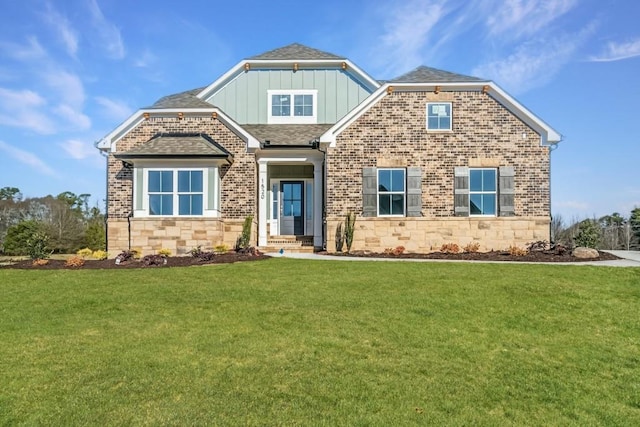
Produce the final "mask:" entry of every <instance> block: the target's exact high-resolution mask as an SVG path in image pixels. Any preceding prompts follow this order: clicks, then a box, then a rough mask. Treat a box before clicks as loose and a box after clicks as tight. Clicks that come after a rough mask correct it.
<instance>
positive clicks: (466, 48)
mask: <svg viewBox="0 0 640 427" xmlns="http://www.w3.org/2000/svg"><path fill="white" fill-rule="evenodd" d="M638 18H640V2H637V1H634V0H618V1H614V0H582V1H579V0H475V1H467V0H437V1H436V0H431V1H427V0H405V1H390V0H383V1H369V0H367V1H350V0H339V1H334V0H324V1H322V2H320V1H315V2H305V1H270V2H265V1H252V0H249V1H243V2H218V1H207V0H199V1H195V0H182V1H180V2H176V1H172V2H168V1H163V0H153V1H152V0H136V1H128V2H125V1H121V0H65V1H54V0H24V1H11V0H3V5H2V26H0V187H5V186H11V187H18V188H20V190H21V191H22V193H23V194H24V196H25V197H38V196H44V195H46V194H54V195H55V194H58V193H61V192H63V191H72V192H74V193H76V194H82V193H90V194H92V199H93V201H94V203H95V202H98V201H100V203H101V204H102V199H104V194H105V163H104V159H103V158H102V157H101V156H100V154H99V152H98V151H97V150H96V149H95V148H94V147H93V143H94V142H95V141H96V140H98V139H100V138H102V137H103V136H104V135H106V134H107V133H108V132H110V131H111V130H112V129H114V128H115V127H116V126H117V125H118V124H120V123H121V122H122V121H124V120H125V119H126V118H127V117H128V116H129V115H130V114H131V113H133V112H134V111H136V110H137V109H138V108H141V107H145V106H149V105H151V104H152V103H153V102H154V101H156V100H157V99H158V98H160V97H162V96H164V95H168V94H172V93H176V92H181V91H184V90H188V89H193V88H197V87H202V86H206V85H208V84H210V83H211V82H213V81H214V80H215V79H216V78H217V77H219V76H220V75H221V74H223V73H224V72H226V71H227V70H228V69H229V68H230V67H232V66H233V65H235V64H236V63H237V62H239V61H240V60H241V59H243V58H246V57H249V56H253V55H256V54H259V53H262V52H264V51H267V50H271V49H274V48H277V47H281V46H284V45H287V44H290V43H293V42H298V43H303V44H306V45H308V46H311V47H315V48H318V49H321V50H325V51H328V52H332V53H335V54H338V55H343V56H346V57H348V58H350V59H351V60H352V61H354V62H355V63H356V64H357V65H358V66H359V67H360V68H362V69H364V70H365V71H366V72H368V73H369V74H370V75H371V76H373V77H374V78H377V79H388V78H393V77H396V76H398V75H400V74H403V73H404V72H407V71H409V70H411V69H413V68H415V67H416V66H418V65H427V66H431V67H435V68H441V69H445V70H449V71H454V72H458V73H461V74H468V75H474V76H478V77H483V78H489V79H492V80H494V81H495V82H496V83H497V84H499V85H500V86H502V87H503V88H504V89H506V90H507V91H508V92H509V93H511V94H512V95H514V96H515V97H516V98H517V99H518V100H519V101H520V102H522V103H523V104H524V105H525V106H527V107H528V108H529V109H531V110H532V111H533V112H534V113H535V114H537V115H538V116H540V117H541V118H542V119H543V120H545V121H546V122H547V123H549V124H550V125H551V126H552V127H554V128H555V129H556V130H557V131H559V132H560V133H561V134H562V135H563V137H564V141H563V142H562V143H561V144H560V146H559V147H558V149H557V150H555V151H554V152H553V154H552V211H553V213H554V214H562V216H563V217H564V218H565V219H567V220H568V219H572V218H585V217H593V216H601V215H605V214H609V213H612V212H620V213H621V214H622V215H624V216H628V214H629V212H630V211H631V209H632V208H634V206H640V149H639V148H638V142H640V141H639V140H640V132H639V131H638V128H637V127H636V126H635V125H637V124H638V122H640V120H639V119H638V117H639V115H638V114H639V113H638V111H639V109H638V106H637V102H638V100H639V99H640V84H638V76H640V26H638V23H637V21H638Z"/></svg>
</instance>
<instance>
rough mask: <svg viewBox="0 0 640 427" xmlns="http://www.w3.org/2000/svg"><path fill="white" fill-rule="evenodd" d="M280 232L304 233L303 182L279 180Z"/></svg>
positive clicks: (297, 234) (286, 233)
mask: <svg viewBox="0 0 640 427" xmlns="http://www.w3.org/2000/svg"><path fill="white" fill-rule="evenodd" d="M280 197H281V199H280V234H283V235H291V234H294V235H296V236H300V235H303V234H304V182H303V181H280Z"/></svg>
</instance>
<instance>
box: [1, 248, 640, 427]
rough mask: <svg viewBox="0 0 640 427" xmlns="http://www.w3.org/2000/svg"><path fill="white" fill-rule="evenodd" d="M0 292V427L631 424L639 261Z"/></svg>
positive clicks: (9, 275)
mask: <svg viewBox="0 0 640 427" xmlns="http://www.w3.org/2000/svg"><path fill="white" fill-rule="evenodd" d="M0 295H1V298H0V425H14V424H29V425H34V424H35V425H41V424H47V425H87V424H89V425H167V424H171V425H204V424H207V425H380V426H388V425H413V424H415V425H424V424H448V425H477V424H481V425H549V424H561V425H596V424H609V425H639V424H640V269H634V268H606V267H588V266H550V265H513V264H510V265H504V264H468V263H467V264H450V263H399V262H397V263H396V262H342V261H303V260H292V259H272V260H268V261H261V262H255V263H241V264H233V265H217V266H203V267H192V268H173V269H140V270H126V271H125V270H115V271H114V270H104V271H95V270H94V271H91V270H86V271H19V270H6V269H5V270H0Z"/></svg>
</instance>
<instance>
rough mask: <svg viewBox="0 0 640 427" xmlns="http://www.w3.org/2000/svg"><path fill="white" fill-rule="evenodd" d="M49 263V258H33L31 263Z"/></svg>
mask: <svg viewBox="0 0 640 427" xmlns="http://www.w3.org/2000/svg"><path fill="white" fill-rule="evenodd" d="M47 264H49V260H48V259H34V260H33V265H35V266H43V265H47Z"/></svg>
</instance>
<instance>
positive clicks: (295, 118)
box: [267, 90, 318, 123]
mask: <svg viewBox="0 0 640 427" xmlns="http://www.w3.org/2000/svg"><path fill="white" fill-rule="evenodd" d="M267 96H268V104H269V119H268V123H317V121H318V118H317V110H318V108H317V98H318V91H317V90H268V91H267Z"/></svg>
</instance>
